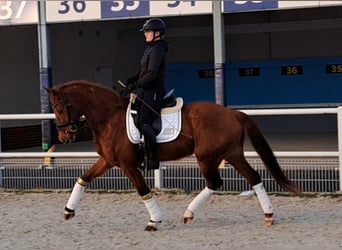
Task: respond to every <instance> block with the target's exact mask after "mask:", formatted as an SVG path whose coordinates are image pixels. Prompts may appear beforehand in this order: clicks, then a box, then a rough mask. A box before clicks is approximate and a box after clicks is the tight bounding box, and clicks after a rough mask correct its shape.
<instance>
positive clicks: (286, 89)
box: [166, 58, 342, 106]
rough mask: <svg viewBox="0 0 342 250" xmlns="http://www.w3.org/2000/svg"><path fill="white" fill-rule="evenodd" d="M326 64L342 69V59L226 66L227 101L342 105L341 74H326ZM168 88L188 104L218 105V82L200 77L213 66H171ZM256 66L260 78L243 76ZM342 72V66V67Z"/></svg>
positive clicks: (256, 62)
mask: <svg viewBox="0 0 342 250" xmlns="http://www.w3.org/2000/svg"><path fill="white" fill-rule="evenodd" d="M327 64H339V65H341V66H342V58H317V59H291V60H269V61H250V62H227V63H226V64H225V81H226V83H225V87H224V89H225V90H224V91H225V100H226V103H227V105H228V106H272V105H273V106H282V105H329V104H337V103H340V104H341V103H342V73H335V74H327V73H326V65H327ZM291 65H301V66H303V74H301V75H282V74H281V67H282V66H291ZM167 67H168V69H167V80H166V86H167V88H168V89H172V88H174V89H175V90H176V95H177V96H182V97H183V98H184V100H185V102H191V101H198V100H208V101H213V102H215V79H214V78H199V76H198V71H199V70H201V69H213V65H212V64H171V65H168V66H167ZM252 67H257V68H259V69H260V74H259V76H249V77H242V76H240V75H239V69H240V68H252ZM341 72H342V67H341Z"/></svg>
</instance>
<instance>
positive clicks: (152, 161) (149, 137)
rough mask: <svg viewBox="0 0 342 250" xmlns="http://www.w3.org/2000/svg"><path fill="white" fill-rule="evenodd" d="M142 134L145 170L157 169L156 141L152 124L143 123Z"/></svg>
mask: <svg viewBox="0 0 342 250" xmlns="http://www.w3.org/2000/svg"><path fill="white" fill-rule="evenodd" d="M142 134H143V135H144V142H145V155H146V158H147V160H146V166H145V168H146V169H147V170H151V169H158V168H159V160H158V154H157V142H156V135H155V133H154V130H153V128H152V126H151V125H149V124H143V126H142Z"/></svg>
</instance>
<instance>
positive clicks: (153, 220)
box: [121, 165, 162, 231]
mask: <svg viewBox="0 0 342 250" xmlns="http://www.w3.org/2000/svg"><path fill="white" fill-rule="evenodd" d="M121 169H122V171H123V172H124V173H125V175H126V176H127V177H128V178H129V179H130V180H131V182H132V183H133V185H134V186H135V188H136V189H137V192H138V194H139V195H140V197H141V199H142V201H143V202H144V204H145V207H146V208H147V211H148V212H149V214H150V220H149V222H148V223H147V226H146V227H145V231H157V230H158V224H160V223H161V220H162V212H161V210H160V207H159V206H158V204H157V202H156V200H155V199H154V197H153V193H152V192H151V189H150V188H149V187H148V185H147V183H146V181H145V179H144V177H143V176H142V174H141V172H140V171H139V170H138V169H137V168H134V167H126V166H125V165H123V166H121Z"/></svg>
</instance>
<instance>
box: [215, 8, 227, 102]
mask: <svg viewBox="0 0 342 250" xmlns="http://www.w3.org/2000/svg"><path fill="white" fill-rule="evenodd" d="M212 4H213V5H212V6H213V25H214V27H213V29H214V57H215V100H216V103H217V104H221V105H225V103H226V102H225V99H224V83H225V79H224V78H225V77H224V75H225V70H224V65H225V60H226V58H225V31H224V19H223V17H222V13H221V7H222V3H221V1H213V3H212Z"/></svg>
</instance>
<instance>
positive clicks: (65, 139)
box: [58, 125, 77, 144]
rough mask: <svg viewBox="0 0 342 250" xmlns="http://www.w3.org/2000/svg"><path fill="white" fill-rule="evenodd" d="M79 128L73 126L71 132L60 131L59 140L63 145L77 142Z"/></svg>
mask: <svg viewBox="0 0 342 250" xmlns="http://www.w3.org/2000/svg"><path fill="white" fill-rule="evenodd" d="M76 132H77V126H76V125H71V126H70V128H69V130H61V129H60V130H59V131H58V140H59V141H60V142H62V143H63V144H69V143H72V142H74V141H75V140H76Z"/></svg>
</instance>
